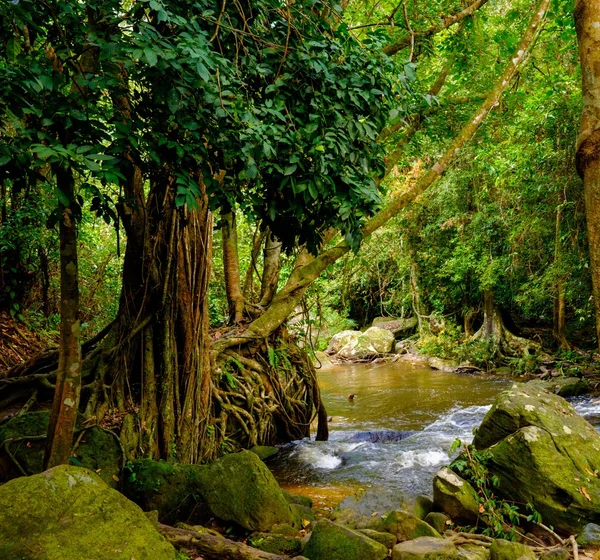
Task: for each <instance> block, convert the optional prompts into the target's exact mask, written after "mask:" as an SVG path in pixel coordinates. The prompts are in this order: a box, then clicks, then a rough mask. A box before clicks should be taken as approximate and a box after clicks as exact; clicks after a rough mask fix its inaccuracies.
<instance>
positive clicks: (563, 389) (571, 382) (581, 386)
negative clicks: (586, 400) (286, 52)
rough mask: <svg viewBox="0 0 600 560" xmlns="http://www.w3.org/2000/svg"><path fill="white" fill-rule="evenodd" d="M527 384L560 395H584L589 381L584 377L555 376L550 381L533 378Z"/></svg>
mask: <svg viewBox="0 0 600 560" xmlns="http://www.w3.org/2000/svg"><path fill="white" fill-rule="evenodd" d="M529 384H531V385H535V386H536V387H539V388H541V389H546V391H549V392H550V393H554V394H555V395H559V396H560V397H576V396H577V395H585V394H586V393H587V392H588V390H589V383H588V380H587V379H586V378H585V377H584V378H579V377H555V378H553V379H552V380H550V381H542V380H541V379H533V380H531V381H529V382H528V385H529Z"/></svg>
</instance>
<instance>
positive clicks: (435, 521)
mask: <svg viewBox="0 0 600 560" xmlns="http://www.w3.org/2000/svg"><path fill="white" fill-rule="evenodd" d="M423 521H425V523H429V525H431V526H432V527H433V528H434V529H435V530H436V531H437V532H438V533H440V534H441V535H443V534H444V531H447V530H448V529H450V526H451V525H452V520H451V519H450V517H449V516H447V515H446V514H445V513H441V512H439V511H432V512H431V513H428V514H427V516H426V517H425V519H424V520H423Z"/></svg>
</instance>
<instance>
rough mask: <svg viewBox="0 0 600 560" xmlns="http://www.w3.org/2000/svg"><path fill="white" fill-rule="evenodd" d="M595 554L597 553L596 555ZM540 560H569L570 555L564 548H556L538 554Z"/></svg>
mask: <svg viewBox="0 0 600 560" xmlns="http://www.w3.org/2000/svg"><path fill="white" fill-rule="evenodd" d="M596 554H597V553H596ZM539 559H540V560H570V559H571V553H570V552H569V551H568V550H566V549H565V548H557V549H555V550H545V551H544V552H540V553H539Z"/></svg>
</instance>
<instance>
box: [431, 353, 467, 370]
mask: <svg viewBox="0 0 600 560" xmlns="http://www.w3.org/2000/svg"><path fill="white" fill-rule="evenodd" d="M427 362H428V363H429V367H430V368H431V369H437V370H439V371H445V372H447V373H452V372H453V371H456V368H458V365H459V364H458V362H455V361H453V360H444V359H442V358H436V357H434V356H431V357H429V358H427Z"/></svg>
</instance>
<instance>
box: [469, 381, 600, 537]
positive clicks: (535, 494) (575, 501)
mask: <svg viewBox="0 0 600 560" xmlns="http://www.w3.org/2000/svg"><path fill="white" fill-rule="evenodd" d="M473 444H474V446H475V447H476V448H477V449H479V450H481V449H489V450H490V452H491V454H492V457H491V458H490V460H489V461H488V465H487V467H488V470H489V472H490V475H496V476H497V477H498V480H499V486H498V488H497V493H498V494H499V495H501V496H504V497H506V498H507V499H510V500H513V501H517V502H521V503H531V504H533V505H534V507H535V508H536V510H537V511H538V512H539V513H540V514H541V515H542V519H543V521H544V523H545V524H546V525H552V526H554V528H555V530H558V531H559V532H564V533H568V534H573V533H579V532H581V530H582V529H583V527H584V526H585V525H586V524H587V523H590V522H593V523H598V522H600V479H599V478H598V473H599V472H600V435H599V434H598V433H597V432H596V430H595V429H594V428H593V426H591V425H590V424H589V423H588V422H586V421H585V420H584V419H583V418H582V417H581V416H579V415H578V414H577V412H576V411H575V409H574V408H573V407H572V406H571V405H570V404H569V403H568V402H566V401H565V400H564V399H562V398H561V397H559V396H557V395H554V394H551V393H548V392H547V391H545V390H543V389H540V388H538V387H536V386H535V385H531V384H524V385H513V386H512V388H511V389H509V390H507V391H504V392H502V393H501V394H500V395H499V396H498V398H497V400H496V402H495V404H494V406H493V407H492V408H491V410H490V411H489V412H488V413H487V415H486V416H485V418H484V419H483V422H482V423H481V426H480V427H479V429H478V430H477V433H476V435H475V438H474V440H473Z"/></svg>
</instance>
